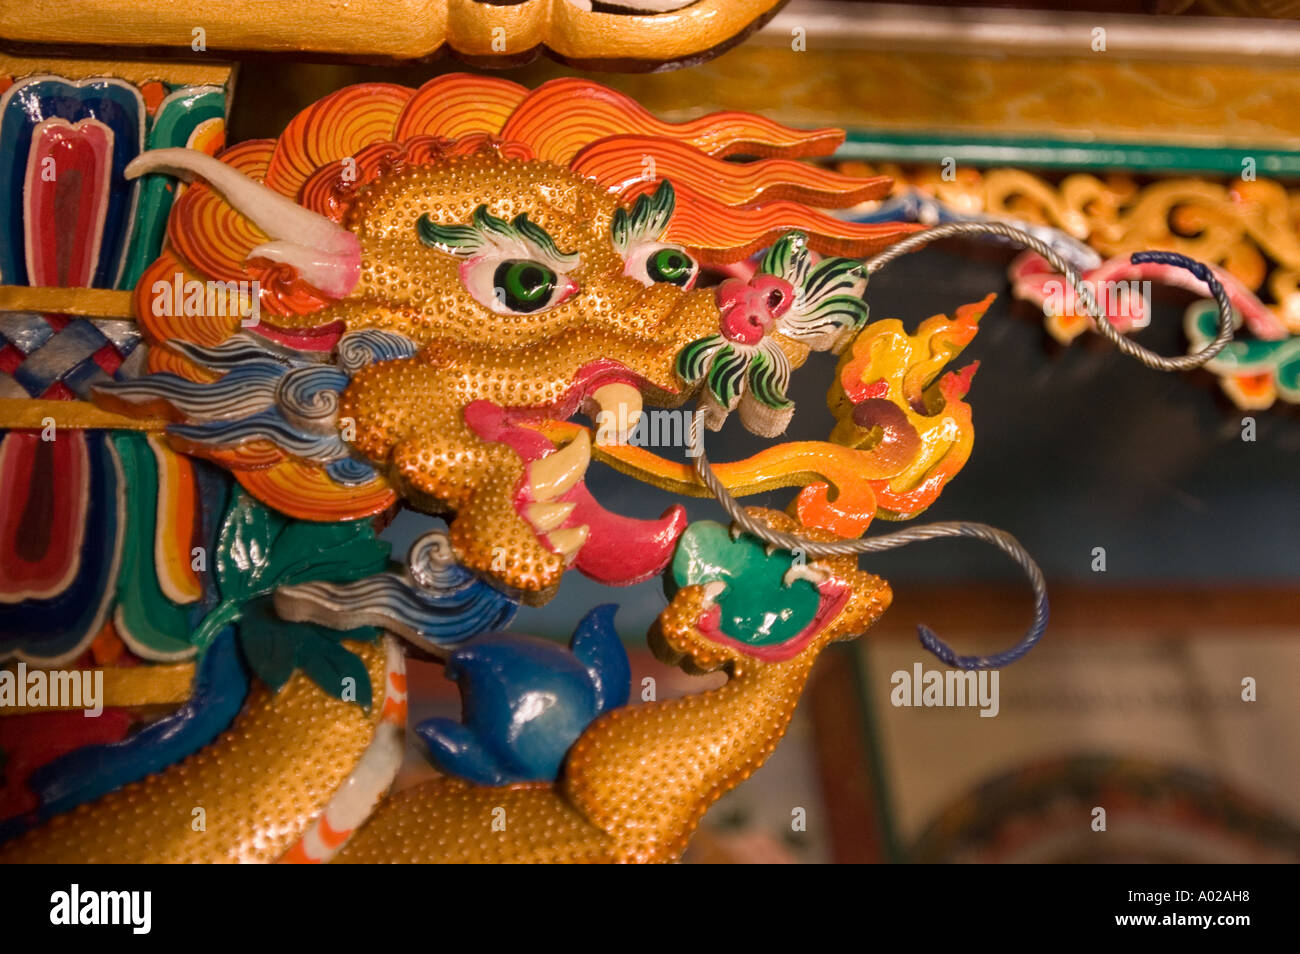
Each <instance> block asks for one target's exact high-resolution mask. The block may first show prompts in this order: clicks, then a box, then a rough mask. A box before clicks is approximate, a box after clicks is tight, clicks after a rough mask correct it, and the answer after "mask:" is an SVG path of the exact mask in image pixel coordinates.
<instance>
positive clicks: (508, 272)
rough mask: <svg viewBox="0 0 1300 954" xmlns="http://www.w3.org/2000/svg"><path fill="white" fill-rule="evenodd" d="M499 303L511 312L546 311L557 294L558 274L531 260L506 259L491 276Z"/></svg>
mask: <svg viewBox="0 0 1300 954" xmlns="http://www.w3.org/2000/svg"><path fill="white" fill-rule="evenodd" d="M492 285H493V288H494V291H495V293H496V297H497V301H499V302H501V304H503V305H505V306H506V307H507V308H509V309H510V310H511V311H521V312H529V311H537V310H538V309H540V308H545V307H546V306H547V305H548V304H550V301H551V295H552V294H553V293H554V292H555V285H556V277H555V272H553V271H551V270H550V269H549V268H547V267H546V266H545V265H542V264H540V263H538V262H534V261H530V260H528V259H517V258H511V259H506V260H505V261H504V262H502V263H501V264H500V265H498V266H497V268H496V271H495V272H493V274H492Z"/></svg>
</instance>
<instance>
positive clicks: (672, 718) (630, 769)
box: [340, 508, 892, 862]
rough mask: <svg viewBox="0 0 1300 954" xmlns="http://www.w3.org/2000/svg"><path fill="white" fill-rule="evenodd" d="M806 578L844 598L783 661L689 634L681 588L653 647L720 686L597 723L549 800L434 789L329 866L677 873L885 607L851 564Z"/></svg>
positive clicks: (397, 800) (849, 560)
mask: <svg viewBox="0 0 1300 954" xmlns="http://www.w3.org/2000/svg"><path fill="white" fill-rule="evenodd" d="M749 512H750V513H751V514H753V515H754V516H756V517H759V518H761V519H763V520H765V521H767V523H768V524H769V525H771V526H774V527H776V528H777V529H780V530H786V531H792V530H797V531H798V532H800V533H804V534H807V535H808V536H810V537H813V538H815V539H818V540H833V539H836V538H835V537H834V536H833V535H831V534H829V533H826V532H825V531H818V530H813V529H809V528H804V527H801V526H799V524H798V523H797V522H796V521H794V520H792V519H791V518H789V517H788V516H786V515H785V514H782V513H777V512H775V511H770V510H762V509H759V508H751V509H750V511H749ZM809 565H810V566H812V567H816V568H820V569H823V570H825V571H828V572H829V574H830V575H831V576H832V577H834V578H835V579H836V580H837V581H839V582H840V583H843V584H845V585H847V586H849V587H850V588H851V593H850V595H849V596H848V598H847V600H846V602H845V605H844V606H843V608H842V609H841V610H840V612H839V613H838V614H837V615H836V617H835V618H834V619H833V620H831V621H830V622H829V624H828V625H827V626H826V627H825V628H824V629H823V630H822V631H821V632H820V633H819V634H817V635H816V636H815V637H814V638H812V639H811V640H810V641H809V643H808V645H807V646H805V647H804V648H803V649H802V650H800V651H799V652H798V653H797V654H796V655H794V656H793V657H791V658H790V659H787V660H783V661H779V662H764V661H761V660H758V659H754V658H753V657H750V656H748V655H746V654H745V653H744V651H743V650H742V649H740V648H739V647H734V646H725V645H720V644H717V643H714V642H712V641H711V640H709V639H708V638H707V637H706V636H704V635H703V634H702V633H701V632H700V631H699V629H698V628H697V627H696V622H697V621H698V620H699V618H700V615H701V613H702V612H703V611H704V609H705V606H706V603H705V600H704V589H703V587H700V586H686V587H682V588H681V589H680V590H678V591H677V593H676V594H675V595H674V597H673V600H672V602H671V603H670V604H669V606H668V607H667V609H665V610H664V612H663V613H662V614H661V615H660V617H659V621H658V624H657V627H656V630H655V631H654V632H653V633H652V640H651V645H652V647H653V648H654V649H655V652H656V654H657V655H659V656H660V658H662V659H663V660H664V661H666V662H673V663H678V664H680V665H682V667H683V668H684V669H686V670H687V671H691V672H705V671H710V670H713V669H718V668H723V669H725V671H726V672H727V674H728V675H729V677H730V678H729V681H728V682H727V683H726V684H725V685H724V686H722V687H721V688H718V689H713V690H710V691H708V692H702V693H699V694H697V695H693V696H687V697H684V698H679V699H670V700H663V701H659V702H651V703H647V704H645V705H631V706H627V707H624V708H621V709H615V710H613V711H611V712H607V713H606V714H605V715H603V716H601V717H600V718H599V719H598V720H596V721H595V722H594V723H592V724H591V725H590V726H589V727H588V728H587V730H586V731H585V732H584V733H583V734H582V736H581V737H579V739H578V741H577V742H575V743H574V745H573V747H572V748H571V749H570V750H569V753H568V756H567V758H566V760H565V764H564V771H563V773H562V776H561V779H560V782H559V783H558V784H557V785H555V786H554V787H552V786H549V785H528V786H514V787H509V788H482V787H476V786H471V785H467V784H466V783H464V782H462V781H459V780H451V779H438V780H436V781H434V782H429V783H425V784H424V785H420V786H417V787H415V788H412V789H409V790H407V791H405V792H401V793H399V794H398V795H396V796H394V797H393V798H392V799H390V800H389V801H388V802H386V803H385V804H384V805H382V806H381V807H380V808H379V809H378V810H377V811H376V813H375V814H374V815H373V816H372V817H371V819H370V820H369V821H368V822H367V823H366V824H365V825H364V826H362V828H361V829H360V831H358V832H357V833H356V834H355V835H354V836H353V838H352V840H351V841H349V842H348V845H347V847H346V848H345V849H344V851H343V853H342V854H341V855H340V860H345V861H354V862H360V861H426V862H427V861H471V860H473V861H514V862H555V861H620V862H667V861H674V860H676V859H677V858H679V857H680V856H681V854H682V852H683V851H684V850H685V848H686V843H687V841H688V840H689V838H690V836H691V834H692V833H693V832H694V830H695V827H696V826H697V825H698V823H699V820H700V818H701V817H702V816H703V814H704V812H705V811H706V810H707V809H708V807H709V806H710V805H712V804H713V802H715V801H716V800H717V799H718V798H719V797H721V796H722V795H723V794H724V793H725V792H727V791H729V790H730V789H732V788H733V787H735V786H736V785H737V784H739V783H740V782H742V781H744V780H745V779H746V778H748V777H749V776H750V775H751V774H752V773H753V772H754V771H755V770H756V769H757V768H758V767H759V766H760V765H762V764H763V762H764V761H766V760H767V758H768V756H770V755H771V754H772V752H773V751H774V750H775V748H776V746H777V743H779V742H780V741H781V737H782V736H783V735H784V734H785V731H786V728H787V726H788V725H789V723H790V719H791V717H792V716H793V714H794V710H795V706H796V705H797V703H798V701H799V696H800V695H801V694H802V693H803V689H804V685H805V684H806V682H807V679H808V674H809V672H810V671H811V669H812V665H813V663H814V662H815V660H816V658H817V655H818V654H819V653H820V652H821V651H822V649H824V648H825V647H826V646H827V645H828V644H829V643H831V642H832V641H834V640H840V639H852V638H854V637H856V636H859V635H861V634H862V633H863V632H865V631H866V630H867V629H868V628H869V627H870V626H871V625H872V624H873V623H874V622H875V621H876V620H877V619H879V618H880V616H881V614H882V613H884V611H885V610H886V609H887V608H888V606H889V602H890V600H891V598H892V594H891V592H890V589H889V586H888V584H886V583H885V582H884V581H883V580H881V579H880V578H878V577H876V576H873V575H871V574H869V573H864V572H862V571H861V570H859V569H858V568H857V565H856V561H855V559H854V558H853V557H833V558H827V559H820V560H813V561H810V563H809ZM494 808H504V809H505V822H506V826H507V828H506V831H505V832H494V831H492V829H491V822H492V818H493V815H492V811H493V809H494ZM512 826H513V827H512Z"/></svg>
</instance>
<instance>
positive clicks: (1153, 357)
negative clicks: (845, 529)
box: [690, 222, 1233, 669]
mask: <svg viewBox="0 0 1300 954" xmlns="http://www.w3.org/2000/svg"><path fill="white" fill-rule="evenodd" d="M953 235H996V236H999V237H1001V238H1005V239H1009V240H1010V241H1012V242H1014V243H1017V244H1019V245H1021V246H1023V247H1025V248H1028V249H1030V250H1031V251H1034V252H1037V253H1038V254H1039V255H1041V256H1042V257H1043V258H1044V259H1046V260H1047V262H1048V263H1049V264H1050V265H1051V266H1052V267H1053V268H1055V269H1057V271H1059V272H1060V273H1061V275H1062V276H1064V277H1065V279H1066V280H1067V281H1069V282H1070V285H1071V286H1072V287H1073V288H1074V291H1075V294H1076V295H1078V297H1079V301H1080V302H1082V303H1083V305H1084V307H1085V309H1086V310H1087V313H1088V314H1089V316H1091V317H1092V319H1093V322H1094V324H1095V325H1096V327H1097V330H1098V331H1099V332H1100V333H1101V334H1102V335H1103V336H1104V337H1105V338H1106V339H1107V340H1108V341H1110V342H1111V343H1112V344H1114V345H1115V347H1117V348H1118V349H1119V350H1120V351H1122V352H1123V353H1124V354H1126V355H1129V356H1130V357H1133V358H1136V359H1137V360H1138V361H1141V362H1142V363H1143V364H1144V365H1146V366H1147V367H1148V368H1153V369H1156V370H1161V371H1183V370H1189V369H1192V368H1198V367H1200V366H1201V365H1203V364H1205V363H1206V362H1207V361H1209V360H1210V359H1211V358H1213V357H1214V356H1215V355H1216V354H1218V353H1219V352H1220V351H1222V350H1223V349H1224V348H1225V347H1226V346H1227V344H1228V342H1230V341H1231V340H1232V331H1233V328H1232V302H1231V300H1230V299H1229V297H1228V294H1227V292H1226V291H1225V290H1224V288H1223V285H1222V284H1221V283H1220V282H1219V281H1218V280H1217V279H1216V278H1215V277H1214V274H1213V273H1212V272H1211V271H1210V269H1209V268H1208V266H1206V265H1204V264H1202V263H1200V262H1196V261H1194V260H1192V259H1188V258H1185V257H1184V256H1182V255H1176V254H1174V253H1169V252H1144V253H1136V254H1134V255H1133V256H1132V257H1131V259H1130V260H1131V261H1132V262H1133V263H1134V264H1140V263H1142V262H1154V263H1157V264H1167V265H1174V266H1176V267H1181V268H1185V269H1187V270H1188V271H1190V272H1192V274H1194V275H1195V276H1196V277H1197V278H1199V279H1200V280H1201V281H1203V282H1204V283H1205V284H1206V285H1207V286H1208V287H1209V289H1210V291H1211V293H1212V294H1213V295H1214V299H1215V301H1216V302H1217V303H1218V306H1219V333H1218V335H1217V336H1216V337H1215V339H1214V341H1212V342H1211V343H1210V344H1209V345H1208V346H1207V347H1206V348H1204V349H1202V350H1200V351H1198V352H1196V353H1195V354H1190V355H1185V356H1182V357H1178V358H1166V357H1164V356H1163V355H1159V354H1156V353H1155V352H1153V351H1150V350H1148V349H1147V348H1144V347H1142V346H1141V345H1139V344H1137V343H1136V342H1134V341H1131V340H1130V339H1128V338H1126V337H1124V336H1123V335H1122V334H1120V333H1119V332H1118V331H1116V330H1115V328H1114V327H1113V326H1112V325H1111V323H1110V321H1109V320H1108V318H1107V317H1106V316H1105V315H1103V314H1101V310H1100V309H1099V308H1098V307H1097V303H1096V300H1095V299H1094V298H1093V296H1092V291H1091V290H1090V289H1089V288H1088V287H1087V285H1085V284H1084V282H1083V278H1082V277H1081V276H1080V275H1079V274H1078V272H1076V271H1075V270H1074V268H1073V267H1071V266H1070V265H1069V264H1068V263H1067V262H1066V261H1065V260H1064V259H1062V258H1061V256H1060V255H1058V254H1057V253H1056V251H1055V250H1054V249H1052V248H1051V246H1049V245H1047V244H1046V243H1045V242H1043V241H1041V240H1040V239H1038V238H1036V237H1035V236H1033V235H1030V234H1029V233H1028V232H1025V231H1023V230H1021V229H1017V228H1015V227H1013V226H1010V225H1004V224H1002V223H1000V222H951V223H947V224H944V225H939V226H936V227H935V228H932V229H927V230H926V231H924V232H917V233H915V234H913V235H910V236H908V237H907V238H905V239H903V240H902V241H900V242H897V243H895V244H894V245H891V246H890V247H889V248H887V249H885V250H884V251H883V252H881V253H879V254H878V255H876V256H874V257H873V258H870V259H868V260H867V262H866V269H867V273H868V274H869V275H871V274H875V273H876V272H878V271H880V269H882V268H884V267H885V266H886V265H888V264H889V263H890V262H892V261H893V260H894V259H896V258H899V257H900V256H903V255H906V254H907V253H908V252H911V251H914V250H915V249H917V248H920V247H921V246H923V245H926V244H927V243H929V242H932V241H934V240H935V239H941V238H948V237H949V236H953ZM707 417H708V413H707V409H706V407H705V404H704V402H703V401H701V407H700V410H699V412H697V413H696V414H693V415H692V416H691V428H690V440H691V443H690V446H691V448H692V451H693V453H694V454H695V474H696V477H698V478H699V481H700V483H702V484H703V485H704V486H705V487H706V488H707V489H708V491H709V492H710V493H711V494H713V496H714V497H715V498H716V499H717V501H718V504H719V505H720V506H721V507H722V509H723V510H724V511H726V513H727V516H728V517H730V518H731V520H732V523H733V525H734V526H736V527H738V528H740V529H741V530H742V531H744V532H745V533H748V534H751V535H752V536H755V537H757V538H758V539H760V540H762V541H764V542H765V543H769V544H771V545H772V546H775V547H779V548H781V549H783V550H790V551H795V552H801V553H802V554H803V555H804V556H806V557H809V558H812V559H816V558H818V557H835V556H858V555H860V554H864V553H882V552H884V551H886V550H893V549H896V548H898V547H902V546H906V545H908V544H909V543H916V542H918V541H921V540H938V539H947V538H953V537H967V538H972V539H976V540H982V541H983V542H985V543H989V544H992V545H993V546H995V547H997V548H998V549H1000V550H1001V551H1002V552H1003V553H1005V554H1007V555H1008V556H1010V557H1011V559H1012V560H1014V561H1015V562H1016V563H1017V564H1018V565H1019V566H1020V568H1021V569H1022V570H1024V572H1025V575H1026V576H1027V577H1028V579H1029V583H1030V586H1031V587H1032V588H1033V593H1034V618H1033V621H1032V622H1031V623H1030V626H1029V629H1028V630H1027V631H1026V632H1025V635H1024V636H1023V637H1022V638H1021V640H1020V642H1018V643H1017V644H1016V645H1015V646H1013V647H1012V648H1010V649H1007V650H1004V651H1003V652H1000V653H995V654H993V655H991V656H961V655H958V654H957V653H956V651H954V650H953V649H952V648H951V647H950V646H948V645H947V644H946V643H944V642H943V641H942V640H940V639H939V637H938V636H937V635H935V633H934V632H933V631H932V630H930V629H929V628H928V627H926V626H918V627H917V631H918V635H919V637H920V640H921V644H922V645H923V646H924V647H925V648H926V649H927V650H929V651H930V652H932V653H934V654H935V655H936V656H937V657H938V658H939V659H940V660H942V661H943V662H944V663H946V664H947V665H949V666H952V667H954V668H956V669H997V668H1000V667H1002V666H1005V665H1007V664H1009V663H1011V662H1014V661H1015V660H1016V659H1019V658H1020V657H1021V656H1023V655H1024V654H1025V653H1026V652H1028V651H1029V650H1030V649H1031V648H1033V646H1034V644H1035V643H1037V642H1038V640H1039V639H1041V638H1042V635H1043V632H1044V631H1045V630H1046V629H1047V620H1048V600H1047V584H1046V582H1045V581H1044V579H1043V571H1042V570H1041V569H1040V568H1039V566H1038V564H1037V563H1036V562H1035V561H1034V558H1033V557H1032V556H1030V555H1029V552H1028V551H1027V550H1026V549H1025V548H1024V547H1023V546H1021V545H1020V542H1019V541H1017V540H1016V538H1015V537H1013V536H1012V535H1011V534H1009V533H1007V532H1006V531H1005V530H999V529H997V528H996V527H990V526H989V525H987V524H983V523H973V522H970V521H964V520H954V521H947V522H943V523H930V524H921V525H919V526H913V527H907V528H906V529H903V530H898V531H895V532H894V533H887V534H882V535H880V536H874V537H866V538H863V539H859V540H837V541H831V542H821V541H817V540H812V539H809V538H808V537H804V536H800V535H798V534H794V533H785V532H784V531H780V530H776V529H773V528H772V527H769V526H767V524H765V523H763V522H762V521H760V520H757V519H755V518H754V517H751V516H750V515H749V513H748V512H747V511H746V510H745V508H744V507H742V506H741V505H740V503H739V502H738V501H737V500H736V498H735V497H733V496H732V495H731V492H730V491H728V490H727V488H726V487H725V486H723V483H722V481H721V480H720V479H719V478H718V476H717V474H716V473H714V471H713V467H712V466H711V465H710V464H709V459H708V457H707V456H706V455H705V453H704V440H703V433H702V431H701V430H700V426H701V424H703V423H704V422H705V420H706V419H707Z"/></svg>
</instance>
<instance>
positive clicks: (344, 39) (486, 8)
mask: <svg viewBox="0 0 1300 954" xmlns="http://www.w3.org/2000/svg"><path fill="white" fill-rule="evenodd" d="M782 3H783V0H699V2H697V3H677V4H673V3H657V2H654V0H648V2H645V3H638V4H636V6H637V7H669V8H670V9H667V10H665V11H664V12H657V13H641V12H635V13H634V12H628V13H610V12H594V11H592V10H591V9H589V8H590V6H591V4H590V2H584V0H524V2H523V3H514V4H508V5H499V4H493V3H484V2H480V0H352V2H350V3H342V4H339V3H333V4H329V5H328V6H327V7H326V6H324V5H322V4H320V3H318V2H315V0H236V2H231V3H224V4H212V3H207V2H203V0H179V2H173V3H168V4H164V5H158V4H155V3H150V2H146V0H84V2H81V3H77V4H75V5H71V6H69V5H67V4H63V3H55V2H51V0H34V2H29V3H26V4H12V5H7V7H6V8H5V9H3V10H0V38H2V39H5V40H11V41H17V42H24V43H49V44H55V43H77V44H87V43H89V44H95V45H106V46H127V47H140V46H151V47H152V46H164V47H172V48H177V49H183V50H195V51H201V50H221V51H253V50H256V51H259V52H314V53H330V54H341V55H346V56H371V57H384V58H392V59H402V60H414V59H421V58H424V57H428V56H431V55H433V54H434V53H437V52H438V51H439V50H441V49H442V48H443V47H444V46H446V47H449V48H450V49H451V50H453V51H455V52H456V53H458V54H461V55H462V56H467V57H473V58H478V57H483V58H490V59H509V58H518V57H521V56H524V55H527V54H530V53H532V52H534V51H535V50H537V49H539V48H545V49H546V50H547V51H549V52H550V53H551V54H552V55H554V56H556V57H558V58H559V59H562V60H566V61H570V62H574V63H580V64H585V65H592V66H595V65H608V66H611V67H619V68H636V67H637V66H638V65H642V66H660V65H662V64H664V63H671V62H674V61H680V60H694V59H699V58H703V57H707V56H708V55H711V54H712V53H715V52H720V50H721V49H722V48H725V47H727V46H730V45H731V44H732V43H734V42H736V41H737V40H739V39H740V38H741V37H742V36H744V35H745V34H747V33H748V32H749V31H750V30H752V29H755V28H756V27H758V26H759V25H760V24H761V23H763V22H764V21H765V20H766V19H767V18H768V17H769V16H771V15H772V14H773V13H775V12H776V10H777V9H778V8H779V7H780V6H781V5H782ZM616 5H619V4H611V6H616ZM673 6H676V7H678V9H671V7H673ZM394 24H401V28H400V29H394Z"/></svg>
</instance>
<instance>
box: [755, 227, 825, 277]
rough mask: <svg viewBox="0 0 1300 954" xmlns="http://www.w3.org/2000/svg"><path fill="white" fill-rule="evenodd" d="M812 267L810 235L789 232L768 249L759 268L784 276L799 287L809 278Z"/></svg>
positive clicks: (762, 270)
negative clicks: (809, 244)
mask: <svg viewBox="0 0 1300 954" xmlns="http://www.w3.org/2000/svg"><path fill="white" fill-rule="evenodd" d="M811 267H812V252H810V251H809V249H808V236H806V235H804V233H803V232H787V233H786V234H785V235H782V236H781V237H780V238H779V239H777V240H776V242H775V243H773V245H772V247H771V248H769V249H768V250H767V254H766V255H764V256H763V261H762V263H761V264H760V265H759V266H758V270H759V271H760V272H764V273H766V274H768V275H775V276H777V277H778V278H784V279H785V280H786V281H788V282H789V283H790V284H791V285H793V286H794V287H795V288H799V287H800V286H801V285H803V283H804V282H805V281H806V280H807V276H808V270H809V268H811Z"/></svg>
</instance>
